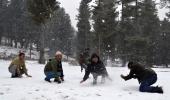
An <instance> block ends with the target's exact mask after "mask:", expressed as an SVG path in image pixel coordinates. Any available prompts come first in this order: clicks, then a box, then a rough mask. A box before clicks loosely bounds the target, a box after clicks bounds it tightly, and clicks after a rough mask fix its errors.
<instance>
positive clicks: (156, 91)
mask: <svg viewBox="0 0 170 100" xmlns="http://www.w3.org/2000/svg"><path fill="white" fill-rule="evenodd" d="M151 92H152V93H161V94H163V89H162V87H159V86H156V87H153V89H152V91H151Z"/></svg>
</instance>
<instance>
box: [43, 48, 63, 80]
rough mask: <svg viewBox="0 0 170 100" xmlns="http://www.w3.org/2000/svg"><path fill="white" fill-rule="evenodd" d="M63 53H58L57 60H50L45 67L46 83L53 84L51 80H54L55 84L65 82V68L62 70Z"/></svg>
mask: <svg viewBox="0 0 170 100" xmlns="http://www.w3.org/2000/svg"><path fill="white" fill-rule="evenodd" d="M61 60H62V53H61V52H59V51H58V52H56V55H55V58H53V59H51V60H49V62H48V63H47V64H46V65H45V68H44V74H45V76H46V77H45V81H47V82H51V79H52V78H54V82H57V83H61V82H62V81H64V75H63V68H62V63H61Z"/></svg>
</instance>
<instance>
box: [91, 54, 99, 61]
mask: <svg viewBox="0 0 170 100" xmlns="http://www.w3.org/2000/svg"><path fill="white" fill-rule="evenodd" d="M93 58H98V62H99V61H100V57H99V56H98V54H97V53H93V54H92V55H91V61H92V59H93Z"/></svg>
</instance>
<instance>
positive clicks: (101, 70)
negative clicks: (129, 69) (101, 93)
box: [80, 53, 108, 85]
mask: <svg viewBox="0 0 170 100" xmlns="http://www.w3.org/2000/svg"><path fill="white" fill-rule="evenodd" d="M90 73H91V74H92V75H93V84H94V85H95V84H97V78H98V76H102V83H104V82H105V78H106V77H108V73H107V70H106V68H105V66H104V64H103V62H102V61H101V60H100V58H99V56H98V55H97V54H95V53H94V54H92V56H91V59H90V64H88V67H87V70H86V72H85V75H84V78H83V80H82V81H81V82H80V83H83V82H85V81H86V80H87V79H88V78H89V75H90Z"/></svg>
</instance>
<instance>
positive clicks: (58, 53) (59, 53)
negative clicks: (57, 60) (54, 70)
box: [55, 51, 63, 56]
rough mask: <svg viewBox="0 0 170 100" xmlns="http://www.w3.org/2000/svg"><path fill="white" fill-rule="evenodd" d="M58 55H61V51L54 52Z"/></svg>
mask: <svg viewBox="0 0 170 100" xmlns="http://www.w3.org/2000/svg"><path fill="white" fill-rule="evenodd" d="M58 55H61V56H62V55H63V54H62V53H61V51H57V52H56V53H55V56H58Z"/></svg>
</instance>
